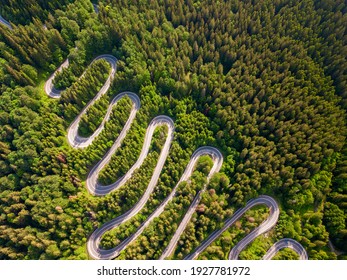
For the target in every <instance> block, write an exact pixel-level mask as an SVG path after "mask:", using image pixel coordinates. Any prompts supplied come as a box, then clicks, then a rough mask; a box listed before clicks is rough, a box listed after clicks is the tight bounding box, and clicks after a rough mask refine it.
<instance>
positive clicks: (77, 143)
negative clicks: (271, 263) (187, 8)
mask: <svg viewBox="0 0 347 280" xmlns="http://www.w3.org/2000/svg"><path fill="white" fill-rule="evenodd" d="M97 59H105V60H106V61H108V62H109V63H110V65H111V68H112V69H111V72H110V74H109V77H108V79H107V81H106V83H105V84H104V86H103V87H102V88H101V90H100V91H99V92H98V93H97V94H96V96H95V97H94V98H93V99H92V100H91V101H90V102H89V103H88V104H87V105H86V106H85V108H84V109H83V110H82V111H81V113H80V114H79V115H78V116H77V117H76V119H75V120H74V121H73V122H72V123H71V125H70V126H69V128H68V141H69V144H70V145H71V146H72V147H74V148H84V147H87V146H88V145H90V144H91V143H92V142H93V140H94V139H95V138H96V137H97V136H98V135H99V134H100V133H101V131H102V130H103V128H104V125H105V123H106V122H107V121H108V119H109V117H110V113H111V111H112V107H113V106H114V105H115V104H116V103H117V101H118V100H120V99H121V98H122V97H124V96H128V97H129V98H130V99H131V100H132V102H133V106H132V110H131V114H130V116H129V118H128V121H127V122H126V124H125V126H124V128H123V130H122V131H121V133H120V135H119V136H118V138H117V139H116V141H115V142H114V144H113V146H112V147H111V149H110V150H109V151H108V152H107V153H106V154H105V156H104V157H103V158H102V159H101V160H100V161H99V162H98V163H97V164H96V165H95V166H94V168H93V169H92V170H91V172H90V173H89V174H88V178H87V189H88V191H89V192H90V193H91V194H93V195H98V196H102V195H106V194H108V193H110V192H111V191H114V190H115V189H117V188H119V187H121V186H122V185H124V184H125V183H126V182H127V181H128V180H129V178H131V176H132V174H133V172H134V171H135V170H136V169H137V168H139V167H140V166H141V165H142V163H143V161H144V159H145V158H146V156H147V154H148V151H149V146H150V143H151V139H152V136H153V132H154V130H155V128H156V127H158V126H161V125H165V126H167V127H168V133H167V137H166V141H165V143H164V146H163V148H162V151H161V153H160V156H159V160H158V162H157V165H156V167H155V170H154V172H153V175H152V178H151V180H150V183H149V184H148V186H147V189H146V191H145V193H144V194H143V196H142V197H141V199H140V200H139V201H138V202H137V203H136V204H135V205H134V206H133V207H132V208H131V209H130V210H128V211H127V212H126V213H124V214H122V215H120V216H118V217H116V218H115V219H112V220H111V221H109V222H107V223H105V224H104V225H102V226H101V227H100V228H98V229H96V230H95V231H94V232H93V233H92V234H91V236H90V237H89V239H88V241H87V249H88V253H89V255H90V256H91V257H92V258H95V259H112V258H115V257H116V256H117V255H119V253H120V252H121V251H122V250H123V249H124V248H125V247H126V246H127V245H128V244H129V243H130V242H131V241H133V240H134V239H136V238H137V237H138V236H139V235H140V234H141V232H142V231H143V230H144V229H145V228H146V227H147V226H148V224H149V223H150V222H151V221H152V220H153V219H154V218H155V217H158V216H159V215H160V214H161V213H162V212H163V211H164V208H165V206H166V205H167V204H168V203H169V202H170V201H171V199H172V198H173V197H174V195H175V194H176V190H177V187H178V185H179V183H180V182H182V181H186V180H187V179H188V178H189V177H190V176H191V174H192V172H193V168H194V166H195V163H196V161H197V159H198V158H199V157H200V156H202V155H209V156H211V158H212V160H213V167H212V169H211V171H210V173H209V175H208V178H207V179H208V180H209V179H210V178H211V176H212V175H213V174H214V173H216V172H218V171H219V170H220V168H221V166H222V163H223V156H222V154H221V153H220V152H219V151H218V150H217V149H216V148H213V147H201V148H199V149H197V150H196V151H195V152H194V153H193V155H192V157H191V159H190V162H189V163H188V165H187V167H186V170H185V172H184V174H183V175H182V177H181V179H180V181H179V182H178V184H177V185H176V187H175V188H174V189H173V190H172V192H171V194H170V195H169V196H168V197H167V198H166V199H165V200H164V201H163V202H162V204H161V205H160V206H159V207H158V208H157V209H156V210H155V211H154V212H153V213H152V214H151V215H150V216H149V217H148V218H147V220H146V221H145V222H144V223H143V224H142V225H140V227H139V228H138V229H137V231H136V232H135V233H134V234H132V235H131V236H129V237H128V238H126V239H125V240H124V241H122V242H121V243H120V244H119V245H118V246H116V247H115V248H112V249H109V250H104V249H102V248H100V241H101V237H102V235H103V234H104V233H105V232H106V231H108V230H111V229H113V228H115V227H117V226H119V225H120V224H122V223H124V222H126V221H128V220H129V219H131V218H132V217H133V216H134V215H136V214H137V213H138V212H139V211H140V210H141V209H142V208H143V206H144V205H145V203H146V202H147V200H148V199H149V196H150V194H151V193H152V191H153V189H154V187H155V186H156V184H157V181H158V178H159V175H160V172H161V170H162V168H163V166H164V163H165V160H166V158H167V156H168V153H169V149H170V146H171V143H172V141H173V135H174V123H173V121H172V119H171V118H169V117H167V116H158V117H156V118H154V119H153V120H152V121H151V123H150V124H149V125H148V128H147V131H146V136H145V139H144V143H143V147H142V150H141V154H140V156H139V158H138V160H137V162H136V163H135V164H134V165H133V166H132V167H131V168H130V170H129V171H128V172H127V173H126V174H125V175H124V176H123V177H122V178H120V179H119V180H117V181H116V182H115V183H113V184H111V185H108V186H102V185H101V184H100V183H99V182H98V180H97V177H98V174H99V172H100V171H101V169H103V168H104V166H105V165H106V164H107V163H108V162H109V161H110V159H111V157H112V155H113V154H114V153H115V151H116V150H117V148H119V146H120V144H121V143H122V140H123V139H124V137H125V136H126V133H127V131H128V129H129V128H130V126H131V124H132V122H133V120H134V118H135V115H136V112H137V111H138V109H139V108H140V105H141V104H140V100H139V98H138V96H137V95H136V94H135V93H133V92H123V93H120V94H119V95H117V96H116V97H115V98H114V99H113V100H112V102H111V103H110V105H109V108H108V110H107V113H106V115H105V117H104V119H103V121H102V123H101V125H100V126H99V127H98V128H97V130H96V131H95V132H94V133H93V135H92V136H90V137H88V138H83V137H80V136H79V135H78V126H79V122H80V119H81V117H82V115H83V114H85V113H86V111H87V110H88V108H89V107H90V106H92V105H93V104H94V103H95V101H96V100H98V99H99V98H100V97H101V96H102V95H103V94H105V93H106V92H107V91H108V89H109V87H110V84H111V81H112V79H113V77H114V74H115V71H116V62H117V59H116V58H115V57H113V56H111V55H101V56H99V57H97V58H95V59H94V61H95V60H97ZM68 65H69V61H68V60H66V61H65V62H64V63H63V64H62V65H61V66H60V67H59V68H58V69H57V71H56V72H54V73H53V74H52V75H51V76H50V77H49V79H48V80H47V82H46V84H45V91H46V93H47V95H48V96H50V97H51V98H60V96H61V91H59V90H57V89H55V88H54V86H53V79H54V77H55V74H56V73H57V72H58V71H61V70H62V69H63V68H64V67H67V66H68ZM82 75H83V74H82ZM205 188H206V186H204V188H203V189H202V190H201V191H200V192H199V193H198V194H197V195H196V197H195V198H194V200H193V202H192V204H191V206H190V207H189V209H188V211H187V213H186V215H185V217H184V218H183V220H182V222H181V223H180V226H179V228H178V229H177V231H176V232H175V234H174V236H173V238H172V239H171V241H170V243H169V245H168V247H167V248H166V249H165V250H164V252H163V254H162V256H161V259H164V258H165V257H167V256H169V255H170V254H171V253H172V252H173V250H174V248H175V246H176V244H177V241H178V239H179V237H180V236H181V234H182V232H183V231H184V229H185V228H186V226H187V224H188V222H189V220H190V218H191V217H192V215H193V213H194V211H195V209H196V207H197V205H198V203H199V201H200V199H201V194H202V193H203V191H204V190H205ZM259 204H265V205H266V206H268V207H269V209H270V216H269V218H268V219H267V220H266V221H264V222H263V223H262V224H261V225H260V226H259V227H258V228H257V229H256V230H254V231H253V232H251V233H250V234H249V235H247V236H246V237H245V238H244V239H243V240H241V241H240V242H239V243H238V244H237V245H236V246H235V247H234V248H233V249H232V250H231V251H230V254H229V259H237V258H238V255H239V253H240V252H241V251H242V250H243V249H244V248H245V247H246V246H247V245H248V244H249V243H250V242H252V241H253V240H254V239H255V238H256V237H257V236H259V235H261V234H263V233H264V232H266V231H268V230H270V229H271V228H272V227H273V226H274V225H275V224H276V223H277V220H278V215H279V208H278V205H277V203H276V201H275V200H274V199H273V198H271V197H269V196H260V197H258V198H256V199H252V200H250V201H249V202H248V203H247V205H246V206H245V207H244V208H241V209H239V210H237V211H236V212H235V214H234V215H233V216H232V217H231V218H230V219H228V220H227V221H226V222H225V225H224V226H223V228H222V229H220V230H217V231H215V232H214V233H212V234H211V235H210V236H209V237H208V238H207V239H206V240H205V241H203V243H202V244H201V245H200V246H198V247H197V248H196V249H195V251H194V252H193V253H192V254H189V255H188V256H187V257H186V258H185V259H194V258H196V257H197V256H198V255H199V254H200V252H202V251H203V250H204V249H206V248H207V247H208V245H209V244H211V243H212V242H213V241H214V240H215V239H216V238H217V237H218V236H220V235H221V234H222V233H223V232H224V231H225V230H226V229H227V228H228V227H230V226H231V225H232V224H233V223H235V221H236V220H238V219H239V218H240V217H241V216H242V215H243V214H244V213H245V212H246V211H247V210H248V209H250V208H252V207H254V206H256V205H259ZM281 244H287V246H285V247H290V246H291V245H290V244H292V243H280V245H281ZM275 245H276V244H275ZM281 246H283V245H281ZM279 247H280V246H275V248H279ZM270 250H271V249H270ZM271 252H272V251H271ZM305 252H306V251H305ZM268 255H270V253H269V254H266V257H268ZM300 256H301V255H300ZM302 256H305V255H304V254H302ZM306 256H307V254H306Z"/></svg>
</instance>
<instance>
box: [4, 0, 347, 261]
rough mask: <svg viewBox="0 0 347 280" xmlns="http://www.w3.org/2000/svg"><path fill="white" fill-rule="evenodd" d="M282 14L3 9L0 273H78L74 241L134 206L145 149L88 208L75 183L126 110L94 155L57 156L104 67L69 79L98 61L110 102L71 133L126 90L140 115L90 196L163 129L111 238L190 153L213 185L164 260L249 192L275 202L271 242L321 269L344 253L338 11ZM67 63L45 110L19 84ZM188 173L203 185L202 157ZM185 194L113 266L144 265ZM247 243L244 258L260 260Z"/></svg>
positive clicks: (84, 2)
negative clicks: (47, 263)
mask: <svg viewBox="0 0 347 280" xmlns="http://www.w3.org/2000/svg"><path fill="white" fill-rule="evenodd" d="M289 2H290V3H289ZM289 2H288V1H284V2H283V1H270V0H264V1H250V0H245V1H239V0H235V1H200V2H196V1H183V0H177V1H171V0H168V1H164V2H163V1H149V2H148V3H147V4H146V5H144V3H143V1H139V0H133V1H125V0H117V1H115V0H109V1H106V2H102V1H101V2H100V3H99V10H100V13H99V14H95V13H94V11H93V7H92V5H91V2H90V1H89V0H77V1H70V0H64V1H43V0H40V1H33V0H29V1H12V0H11V1H9V0H4V1H2V4H4V5H2V8H1V15H2V16H4V18H6V19H8V20H10V21H11V22H12V23H13V26H14V29H13V30H10V29H8V28H7V27H5V26H4V25H2V24H0V41H1V42H0V92H1V95H0V199H1V204H0V213H1V214H0V259H56V258H62V259H86V258H87V254H86V252H85V247H84V245H85V242H86V238H87V236H88V235H90V233H91V232H92V231H93V230H94V229H95V228H96V227H97V226H99V225H100V224H101V223H102V222H105V221H107V220H109V219H111V218H112V217H114V215H116V214H121V213H123V212H124V211H125V210H127V209H129V207H131V205H133V204H134V203H135V202H136V201H137V199H138V198H139V197H140V196H141V193H143V188H144V186H145V182H146V181H147V180H148V178H149V175H150V174H151V172H152V170H153V166H154V165H155V163H156V158H157V156H158V151H159V150H160V143H161V142H160V141H159V140H158V141H154V142H153V143H152V147H151V151H152V155H150V156H149V157H148V158H147V159H146V162H145V164H144V165H143V167H141V168H140V169H139V170H137V171H136V175H135V176H134V178H132V179H131V181H130V182H129V183H128V184H127V185H126V186H125V187H124V188H123V189H122V190H120V191H119V192H117V193H115V194H111V195H109V196H106V197H104V198H97V199H96V198H92V197H90V196H89V195H88V194H86V190H85V188H84V187H83V182H82V181H83V180H84V179H85V176H86V175H87V173H88V171H89V170H90V168H91V167H92V166H93V165H94V164H95V163H96V162H97V161H98V160H100V159H101V158H102V156H103V155H104V154H105V152H106V151H107V150H108V149H109V148H110V147H111V145H112V144H113V142H114V140H115V138H116V137H117V135H118V134H119V132H120V131H121V129H122V127H123V126H124V123H125V122H126V120H127V118H128V116H129V113H130V109H131V106H132V105H131V102H130V101H129V100H127V99H126V98H123V99H122V100H120V101H119V103H118V104H117V105H116V106H115V107H114V109H113V112H112V115H111V119H110V120H109V121H108V122H107V123H106V124H105V129H104V130H103V131H102V133H101V134H100V135H99V137H98V138H97V139H96V140H95V142H94V143H93V144H92V145H90V146H89V147H88V148H86V149H84V150H80V151H76V150H74V149H72V148H69V147H68V146H67V143H66V129H67V127H68V125H69V124H70V123H71V121H72V120H73V119H74V118H75V117H76V116H77V114H78V113H79V112H80V111H81V110H82V108H84V107H85V105H86V104H87V103H88V102H89V101H90V100H91V99H92V98H93V97H94V96H95V94H96V93H97V92H98V90H99V89H100V88H101V86H102V85H103V84H104V82H105V80H106V78H107V76H108V74H109V70H110V68H109V65H108V63H107V62H105V61H97V62H95V63H93V64H92V65H91V66H90V67H88V69H87V70H86V73H85V75H84V76H83V77H81V78H78V77H80V76H81V74H82V72H83V71H84V70H85V69H86V68H85V67H86V66H87V65H88V64H89V63H90V61H91V60H92V59H93V58H94V57H95V56H97V55H99V54H101V53H112V54H113V55H115V56H116V57H117V58H118V59H119V61H118V63H117V73H116V76H115V78H114V81H113V84H112V90H110V91H109V93H107V95H105V97H103V98H101V99H100V100H99V101H98V102H97V103H96V104H95V105H94V106H93V107H92V108H90V109H89V110H88V112H87V114H85V115H84V116H83V119H82V121H81V124H80V128H79V132H80V134H81V135H84V136H88V135H90V134H91V133H92V132H93V131H94V130H95V128H97V127H98V126H99V125H100V123H101V120H102V119H103V116H104V114H105V109H106V108H107V106H108V103H109V101H110V100H111V96H115V95H116V94H117V93H119V92H121V91H124V90H133V91H135V92H138V93H139V96H140V98H141V105H142V107H141V109H140V111H139V112H138V114H137V116H136V120H135V122H134V123H133V125H132V127H131V129H130V130H129V132H128V134H127V136H126V138H125V140H124V142H123V143H122V146H121V148H120V149H119V150H118V151H117V153H116V154H115V156H114V157H113V158H112V160H111V162H110V163H109V165H108V166H107V167H106V168H105V170H103V172H102V174H101V175H100V180H101V181H102V182H104V183H107V182H113V181H114V180H115V179H116V178H119V177H120V176H122V175H123V174H124V173H125V172H126V171H127V170H128V169H129V167H130V166H131V165H132V164H133V163H134V162H135V161H136V159H137V156H138V154H139V152H140V149H141V146H142V141H143V136H144V133H145V129H146V128H147V125H148V123H149V122H150V120H151V119H153V117H155V116H157V115H159V114H166V115H169V116H171V117H172V118H173V119H174V121H175V139H174V142H173V143H172V146H171V149H170V153H169V156H168V158H167V160H166V163H165V166H164V168H163V171H162V173H161V176H160V178H159V182H158V186H157V188H156V189H155V190H154V192H153V194H152V196H151V198H150V200H149V201H148V203H147V204H146V206H145V207H144V209H143V210H142V211H141V212H140V213H139V215H137V216H136V217H134V223H133V227H129V230H128V231H124V232H121V231H119V232H117V234H116V235H117V238H118V239H119V240H121V239H122V238H123V237H125V236H126V235H127V234H128V233H130V232H133V231H134V230H135V229H136V225H138V224H139V223H140V222H141V221H143V220H144V219H145V218H146V217H148V215H149V214H150V213H152V212H153V210H154V209H155V208H156V207H157V206H158V205H159V204H160V203H161V202H162V201H163V199H164V198H165V197H166V196H167V195H168V194H169V193H170V192H171V190H172V189H173V187H174V186H175V185H176V183H177V182H178V180H179V178H180V176H181V175H182V173H183V171H184V168H185V166H186V164H187V162H188V160H189V158H190V156H191V154H192V153H193V151H194V150H195V149H196V148H198V147H199V146H203V145H213V146H216V147H218V148H219V149H220V150H221V151H222V152H223V155H224V164H223V168H222V170H221V171H222V172H223V173H221V174H216V175H215V176H214V177H213V178H211V181H210V184H209V186H208V188H207V191H206V192H205V193H204V194H203V196H202V200H201V202H200V205H199V207H198V210H199V211H197V212H196V213H195V214H194V216H193V220H192V221H190V223H189V225H188V227H187V229H186V231H185V233H184V234H183V236H182V237H181V240H180V242H181V244H180V245H181V249H177V251H176V252H175V255H174V258H178V259H180V258H182V257H183V256H184V255H185V254H186V253H188V252H190V251H191V250H192V249H193V248H195V247H196V246H197V244H198V243H199V242H201V241H202V240H203V239H204V238H205V237H206V236H207V235H208V234H209V233H210V232H211V231H213V230H215V229H218V228H219V227H220V226H221V224H222V223H223V221H224V220H225V219H226V217H228V216H229V215H230V214H231V212H233V210H234V209H233V207H235V209H236V208H238V207H240V206H242V205H244V203H245V202H246V201H247V200H248V199H249V198H251V197H255V196H257V195H258V194H271V195H274V196H275V197H276V198H277V200H278V201H279V202H280V204H281V207H282V209H281V215H280V219H279V222H278V224H277V226H276V229H275V230H274V232H273V235H272V236H270V240H271V242H274V241H276V240H277V239H279V238H282V237H292V238H295V239H296V240H298V241H300V242H301V243H302V244H303V245H304V247H305V248H307V249H308V253H309V257H310V258H312V259H328V258H332V259H334V258H335V257H336V256H335V255H334V254H333V253H331V252H330V251H329V248H328V245H327V244H328V239H329V238H330V239H331V241H332V242H333V243H334V245H335V246H336V247H337V249H338V250H341V251H344V252H346V251H347V248H346V244H347V242H346V237H347V230H346V227H345V225H346V215H347V175H346V174H347V173H346V171H347V168H346V166H347V149H346V147H345V145H344V142H345V136H346V124H345V117H346V115H345V111H344V110H345V109H346V106H347V105H346V104H347V103H346V102H347V98H346V97H347V90H346V89H347V83H346V81H347V79H346V67H347V59H346V58H347V54H346V42H345V26H346V17H345V16H344V15H345V12H346V3H344V1H341V0H338V1H322V0H316V1H313V0H308V1H299V0H293V1H289ZM75 47H77V48H75ZM68 53H70V54H69V61H70V67H69V68H68V69H66V70H64V71H62V72H61V74H59V75H58V76H57V78H56V80H55V84H56V86H57V87H58V88H61V89H63V88H67V89H66V90H65V91H64V93H63V96H62V98H61V100H60V103H59V104H57V102H55V101H54V100H50V101H48V100H47V97H46V96H44V94H43V93H42V88H39V87H38V88H39V89H40V90H38V88H33V87H30V86H37V85H38V84H40V85H43V83H44V81H45V79H46V77H48V76H49V75H50V74H51V73H52V72H53V71H54V70H55V69H56V68H57V66H59V65H60V64H61V63H62V62H63V61H64V60H65V59H66V58H67V55H68ZM158 133H159V134H157V135H156V136H155V138H157V137H158V138H159V139H160V138H162V136H163V133H164V132H158ZM160 133H162V135H161V134H160ZM199 164H200V165H201V166H199V168H198V169H199V170H201V171H203V172H205V173H206V172H208V166H209V164H208V159H207V158H206V161H205V162H200V163H199ZM196 180H197V181H198V182H202V181H203V180H200V179H197V178H196ZM195 183H196V182H195ZM195 183H194V182H191V183H190V184H188V186H186V187H188V190H189V193H186V192H185V191H183V189H181V190H180V191H181V192H180V198H179V199H181V200H182V201H180V200H179V199H178V198H177V200H175V201H174V202H173V203H172V205H171V206H170V207H171V208H170V209H167V210H166V211H165V213H163V216H162V217H160V219H158V221H155V222H154V223H153V224H151V225H150V227H149V228H148V229H147V230H146V231H145V232H144V233H143V235H141V237H140V238H139V239H138V240H137V241H136V242H135V243H134V244H135V245H134V244H133V245H131V246H130V247H129V248H128V250H127V251H126V252H124V253H123V254H122V256H121V257H123V258H124V257H129V258H146V259H149V258H156V257H157V256H158V255H159V254H160V252H161V250H162V249H163V248H164V247H165V245H166V244H167V242H168V240H169V237H170V236H172V234H173V232H174V230H175V228H176V226H177V224H178V222H179V221H180V219H181V217H182V215H183V213H184V209H186V205H188V204H189V201H191V195H192V194H193V193H194V192H195V191H196V189H195V187H196V188H198V185H199V184H196V185H194V184H195ZM181 187H183V186H181ZM199 187H201V186H200V185H199ZM58 206H59V207H58ZM112 213H113V214H112ZM263 216H265V214H264V213H263V212H262V211H259V213H255V220H256V222H255V223H254V225H253V224H252V223H250V222H249V221H247V219H246V218H245V219H242V220H241V221H240V224H238V225H237V227H236V229H231V230H230V231H228V232H226V233H225V234H224V235H223V236H222V237H221V238H220V239H219V240H218V241H217V242H215V244H212V245H211V246H210V247H209V248H208V250H207V251H206V252H205V253H204V254H203V255H202V256H201V258H222V259H223V258H226V256H227V253H228V250H229V249H230V248H231V246H233V245H234V244H236V242H237V240H240V239H241V238H242V236H244V235H245V234H247V232H249V230H250V229H251V228H253V227H254V226H255V224H257V223H258V222H260V221H262V219H261V218H260V217H263ZM258 218H259V219H258ZM165 219H166V220H165ZM322 222H323V223H322ZM233 230H234V231H233ZM123 233H124V234H123ZM112 242H113V241H112ZM259 242H260V241H258V240H256V241H255V244H253V245H251V247H250V248H249V249H248V250H245V252H244V253H243V255H242V257H243V258H245V259H249V258H260V257H261V254H262V253H263V249H264V248H263V247H261V244H260V243H259ZM266 242H269V243H271V242H270V241H266ZM105 246H106V245H105ZM180 250H181V251H180ZM293 257H294V255H293V254H291V253H289V252H287V251H283V252H281V253H280V254H279V255H278V256H277V258H279V259H282V258H293ZM341 258H343V255H341Z"/></svg>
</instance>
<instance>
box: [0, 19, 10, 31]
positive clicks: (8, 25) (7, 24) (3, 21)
mask: <svg viewBox="0 0 347 280" xmlns="http://www.w3.org/2000/svg"><path fill="white" fill-rule="evenodd" d="M0 23H2V24H4V25H6V26H7V27H8V28H10V29H13V28H12V26H11V23H9V22H8V21H7V20H6V19H4V18H3V17H2V16H0Z"/></svg>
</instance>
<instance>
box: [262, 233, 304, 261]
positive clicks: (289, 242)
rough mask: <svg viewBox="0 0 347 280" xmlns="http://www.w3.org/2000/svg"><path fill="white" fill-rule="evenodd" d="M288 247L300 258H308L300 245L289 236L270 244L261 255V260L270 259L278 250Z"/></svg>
mask: <svg viewBox="0 0 347 280" xmlns="http://www.w3.org/2000/svg"><path fill="white" fill-rule="evenodd" d="M284 248H290V249H292V250H293V251H295V252H296V253H297V254H298V255H299V259H300V260H308V255H307V252H306V250H305V249H304V247H302V245H301V244H300V243H299V242H298V241H296V240H294V239H291V238H283V239H281V240H280V241H278V242H276V243H275V244H273V245H272V246H271V248H270V249H269V250H268V251H267V252H266V254H265V255H264V256H263V260H271V259H272V258H273V257H274V256H275V255H276V254H277V253H278V252H279V251H280V250H282V249H284Z"/></svg>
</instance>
